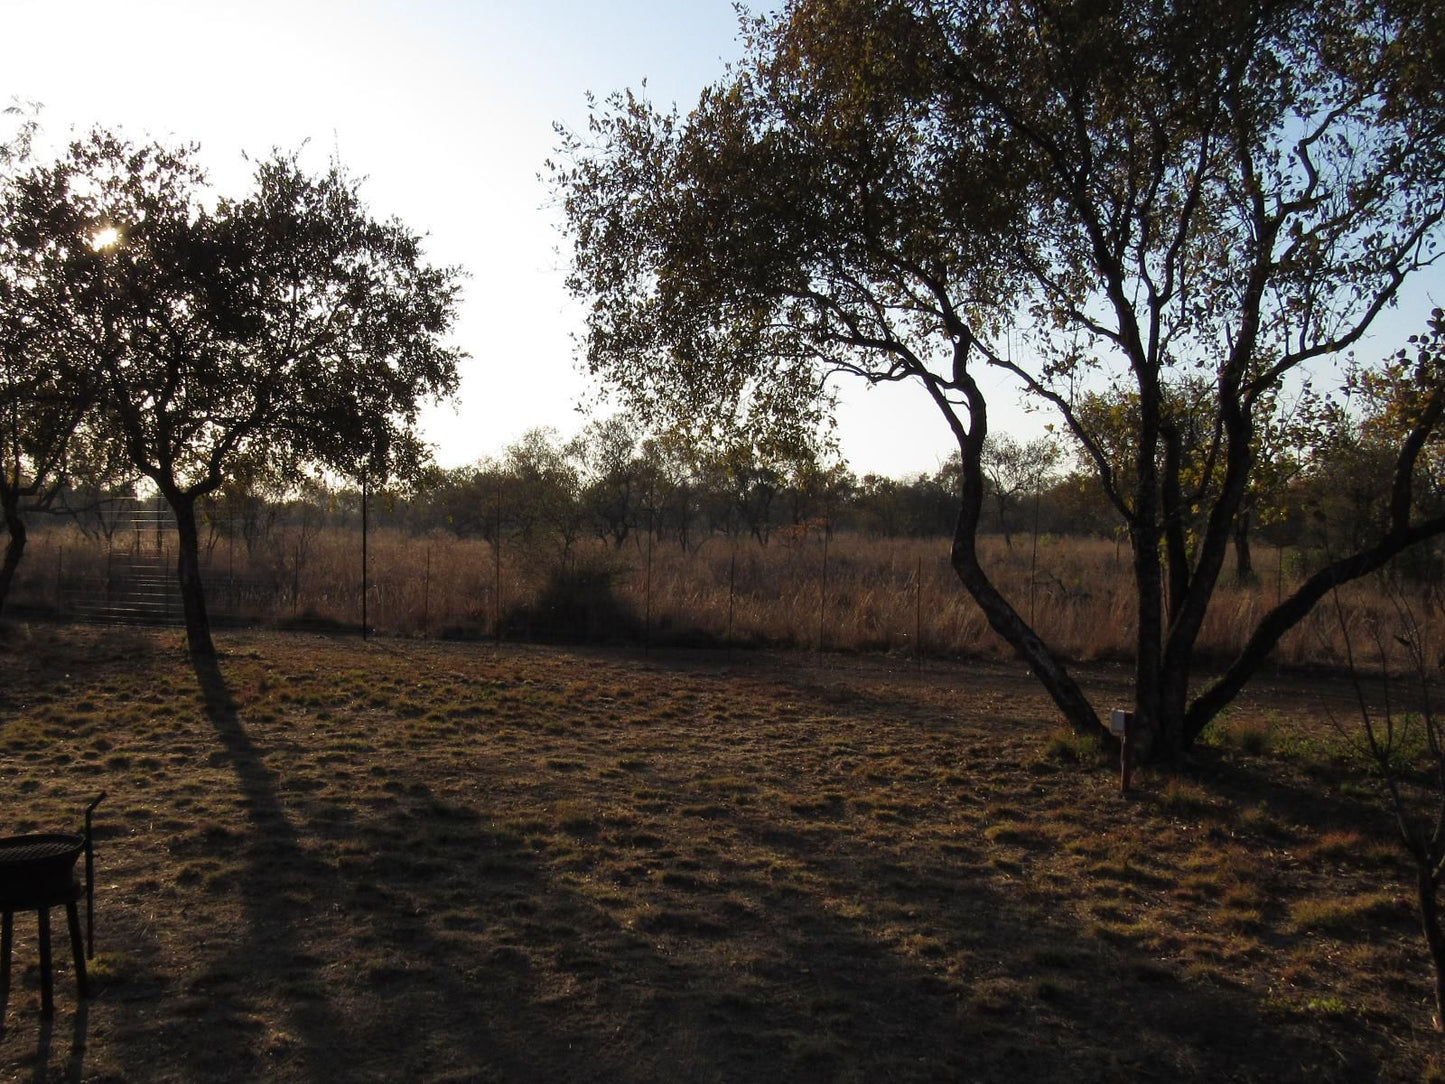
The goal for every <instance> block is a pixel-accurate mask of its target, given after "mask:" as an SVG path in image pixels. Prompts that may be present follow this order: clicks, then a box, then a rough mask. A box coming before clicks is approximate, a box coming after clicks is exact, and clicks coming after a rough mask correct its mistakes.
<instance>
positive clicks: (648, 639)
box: [642, 480, 657, 651]
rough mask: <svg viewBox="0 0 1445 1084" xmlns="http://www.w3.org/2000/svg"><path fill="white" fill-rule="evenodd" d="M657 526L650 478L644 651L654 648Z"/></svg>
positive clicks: (643, 630)
mask: <svg viewBox="0 0 1445 1084" xmlns="http://www.w3.org/2000/svg"><path fill="white" fill-rule="evenodd" d="M656 528H657V508H656V506H655V504H654V502H653V488H652V482H651V481H650V480H649V481H648V483H647V575H646V576H645V577H644V579H643V598H644V609H643V618H642V650H643V651H650V650H651V649H652V536H653V533H654V532H655V530H656Z"/></svg>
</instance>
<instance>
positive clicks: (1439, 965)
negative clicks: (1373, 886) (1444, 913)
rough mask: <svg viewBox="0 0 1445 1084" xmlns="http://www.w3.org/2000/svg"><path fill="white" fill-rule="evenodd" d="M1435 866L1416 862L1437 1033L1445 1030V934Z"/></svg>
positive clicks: (1421, 916)
mask: <svg viewBox="0 0 1445 1084" xmlns="http://www.w3.org/2000/svg"><path fill="white" fill-rule="evenodd" d="M1432 867H1433V863H1431V862H1430V861H1429V860H1428V859H1427V860H1424V861H1422V860H1420V859H1419V858H1418V857H1417V859H1416V861H1415V869H1416V890H1417V894H1418V898H1419V903H1420V925H1421V927H1422V928H1423V930H1424V934H1425V943H1426V944H1427V945H1428V946H1430V972H1431V977H1432V978H1433V979H1434V990H1435V1030H1436V1031H1445V932H1442V931H1441V929H1440V904H1439V901H1438V900H1437V899H1436V898H1435V877H1434V874H1433V871H1432Z"/></svg>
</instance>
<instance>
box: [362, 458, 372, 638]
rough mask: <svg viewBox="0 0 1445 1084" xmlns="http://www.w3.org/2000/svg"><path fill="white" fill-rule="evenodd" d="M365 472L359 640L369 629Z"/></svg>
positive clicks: (363, 479) (363, 473)
mask: <svg viewBox="0 0 1445 1084" xmlns="http://www.w3.org/2000/svg"><path fill="white" fill-rule="evenodd" d="M366 528H367V521H366V471H364V470H363V471H362V472H361V638H362V639H363V640H366V639H368V638H369V637H370V636H371V629H370V627H369V626H368V625H367V621H366V618H367V613H366V595H367V583H366Z"/></svg>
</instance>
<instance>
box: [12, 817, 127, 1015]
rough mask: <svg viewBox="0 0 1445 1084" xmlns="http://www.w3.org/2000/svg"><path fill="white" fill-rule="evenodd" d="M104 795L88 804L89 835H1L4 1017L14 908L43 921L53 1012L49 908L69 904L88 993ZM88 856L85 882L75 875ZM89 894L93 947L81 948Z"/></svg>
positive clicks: (47, 996)
mask: <svg viewBox="0 0 1445 1084" xmlns="http://www.w3.org/2000/svg"><path fill="white" fill-rule="evenodd" d="M104 798H105V795H104V794H101V795H99V796H98V797H97V798H96V799H95V801H93V802H91V803H90V805H88V806H86V808H85V834H84V835H79V836H77V835H71V834H69V833H63V832H45V833H41V834H37V835H28V836H9V837H7V838H5V839H0V1020H3V1019H4V1013H5V1006H6V1004H7V1003H8V1002H9V1000H10V950H11V948H12V946H13V942H14V940H15V912H16V911H34V912H36V913H37V915H38V917H39V921H40V1011H41V1013H42V1014H43V1015H45V1016H50V1015H52V1014H53V1013H54V1012H55V993H54V983H53V980H52V977H51V968H50V909H51V908H52V907H61V906H63V907H64V908H65V917H66V922H67V923H68V925H69V926H70V952H71V955H72V956H73V957H74V959H75V985H76V987H77V989H78V990H79V992H80V996H81V997H88V996H89V994H90V990H89V987H88V986H87V984H86V980H85V961H86V958H87V956H94V955H95V848H94V846H93V844H92V842H91V823H90V822H91V816H92V814H94V813H95V807H96V806H98V805H100V803H101V801H102V800H103V799H104ZM82 853H83V854H84V855H85V886H84V888H83V889H82V887H81V884H80V882H79V881H77V880H76V877H75V861H76V859H77V858H79V857H80V856H81V854H82ZM82 891H83V892H84V894H85V921H86V931H87V934H88V935H89V936H88V941H89V951H88V952H83V951H82V950H81V947H80V913H79V910H78V908H77V904H78V903H79V901H80V897H81V893H82Z"/></svg>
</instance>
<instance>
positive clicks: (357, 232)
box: [17, 131, 459, 657]
mask: <svg viewBox="0 0 1445 1084" xmlns="http://www.w3.org/2000/svg"><path fill="white" fill-rule="evenodd" d="M17 185H18V186H19V188H20V189H21V191H22V193H23V194H24V196H25V198H27V199H29V200H30V201H31V202H30V207H31V213H32V219H33V221H35V222H37V223H39V224H41V226H42V227H43V229H44V230H45V232H46V236H45V237H44V238H43V239H42V243H43V244H44V245H45V246H46V247H47V248H48V250H49V251H50V252H51V253H52V254H53V263H54V268H53V274H54V276H55V278H54V280H53V281H61V282H64V283H65V284H66V289H65V290H64V291H61V292H52V294H50V295H46V294H45V293H44V292H43V291H42V290H41V289H39V288H38V287H39V286H44V285H45V281H42V282H40V283H39V284H38V286H37V288H36V289H34V290H32V291H31V292H30V295H29V297H28V303H29V304H31V305H32V307H33V308H36V309H39V310H42V311H43V312H44V313H45V317H44V319H45V321H46V323H47V325H48V326H51V327H53V328H55V329H57V333H58V334H59V335H60V336H61V337H62V339H63V341H64V344H65V349H66V351H67V356H71V357H78V358H84V364H85V367H86V370H87V372H88V373H89V374H90V375H91V378H92V379H93V381H94V383H95V385H96V386H97V387H98V388H99V395H100V397H101V402H102V406H103V411H102V415H101V417H102V423H101V424H103V426H104V427H105V430H106V432H108V433H109V434H110V435H111V438H112V439H113V440H114V441H115V442H116V443H117V445H118V446H119V447H121V448H122V449H123V450H124V454H125V457H126V459H127V460H128V461H129V463H130V464H132V465H133V467H134V468H135V470H136V471H138V472H139V473H140V474H141V475H143V476H144V477H146V478H148V479H149V480H150V481H151V482H152V483H153V484H154V485H155V486H156V488H157V490H158V491H159V492H160V494H161V495H162V496H163V497H164V498H165V500H166V502H167V503H168V504H169V506H170V508H171V511H172V512H173V513H174V515H175V520H176V528H177V534H178V546H177V553H178V562H177V571H178V575H179V579H180V587H181V596H182V601H183V608H184V613H185V620H186V634H187V641H188V644H189V647H190V650H191V652H192V654H194V655H196V656H198V657H205V656H212V655H214V646H213V644H212V642H211V636H210V626H209V620H208V618H207V614H206V605H205V596H204V591H203V588H202V581H201V567H200V557H199V544H198V532H197V504H198V502H200V501H201V500H202V499H203V498H205V497H207V496H208V495H210V494H212V493H214V492H216V491H217V490H219V489H221V488H222V486H223V485H224V484H225V482H226V480H227V476H228V471H229V470H231V469H232V468H233V466H235V465H236V464H239V463H241V462H244V463H245V464H246V466H247V469H248V470H250V471H252V472H256V471H260V472H261V473H263V474H265V475H266V476H268V477H271V478H283V479H284V478H287V477H295V476H296V475H297V472H299V471H300V470H301V469H302V468H304V467H306V466H308V465H314V466H323V467H327V468H330V469H332V470H335V471H338V472H340V473H343V474H346V475H349V476H352V477H355V476H357V475H359V474H362V473H363V472H369V474H370V475H371V477H372V478H373V479H375V478H379V477H385V476H386V475H388V474H391V473H397V472H407V471H410V470H412V469H414V468H415V467H416V465H417V464H418V463H419V461H420V459H421V458H422V453H423V449H422V447H421V445H420V443H419V442H418V440H417V438H416V435H415V432H414V423H415V421H416V416H417V410H418V406H419V403H420V401H421V400H422V399H423V398H424V397H426V396H440V395H444V394H448V393H450V392H451V391H452V390H453V388H454V387H455V383H456V362H457V358H458V356H459V355H458V352H457V351H456V350H455V349H452V348H450V347H448V346H446V345H445V344H444V339H445V337H446V335H447V333H448V332H449V329H450V327H451V324H452V321H453V317H454V312H455V302H456V296H457V279H458V275H459V272H458V271H457V270H456V269H453V268H437V267H432V266H430V265H428V264H427V263H425V262H424V260H423V259H422V253H421V245H420V240H419V238H418V237H417V236H416V235H415V234H414V233H412V232H411V231H410V230H408V229H407V228H406V227H405V226H403V225H402V224H400V223H398V222H395V221H389V222H382V221H378V220H376V219H375V218H374V217H373V216H372V215H371V213H370V212H369V210H368V209H367V207H366V205H365V203H364V202H363V200H362V198H361V196H360V193H359V191H358V187H357V184H356V182H355V181H353V180H351V179H350V178H348V177H347V176H346V174H345V173H344V172H343V171H342V170H341V169H340V168H339V167H337V166H335V165H333V166H332V167H331V168H330V169H328V170H326V171H325V172H322V173H320V174H317V175H311V174H308V173H307V172H306V171H305V170H303V169H302V167H301V166H300V165H299V163H298V161H297V160H296V158H295V157H294V156H287V155H277V156H275V157H273V158H271V159H269V160H266V161H263V162H262V163H260V165H259V166H258V167H257V170H256V174H255V180H254V187H253V189H252V191H250V192H249V193H247V194H246V195H244V196H242V197H240V198H226V197H224V196H221V195H220V194H218V193H216V192H214V191H213V190H212V189H211V188H210V186H209V185H208V183H207V181H206V178H205V176H204V174H203V173H202V172H201V170H200V169H199V167H198V166H197V164H196V161H195V152H194V149H193V148H179V149H173V148H167V147H164V146H160V145H156V144H142V145H137V144H132V143H129V142H127V141H125V140H124V139H122V138H120V137H118V136H116V135H114V134H112V133H107V132H102V131H97V132H95V133H92V134H91V135H90V136H88V137H87V138H84V139H81V140H79V141H77V142H76V143H74V144H73V145H72V146H71V147H70V148H69V150H68V151H67V152H66V153H65V154H64V155H63V156H62V157H61V158H60V159H59V160H58V161H56V162H55V163H53V164H50V165H46V166H43V167H37V168H34V169H32V170H30V171H29V172H28V173H26V174H24V175H22V176H21V177H20V178H18V179H17Z"/></svg>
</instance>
